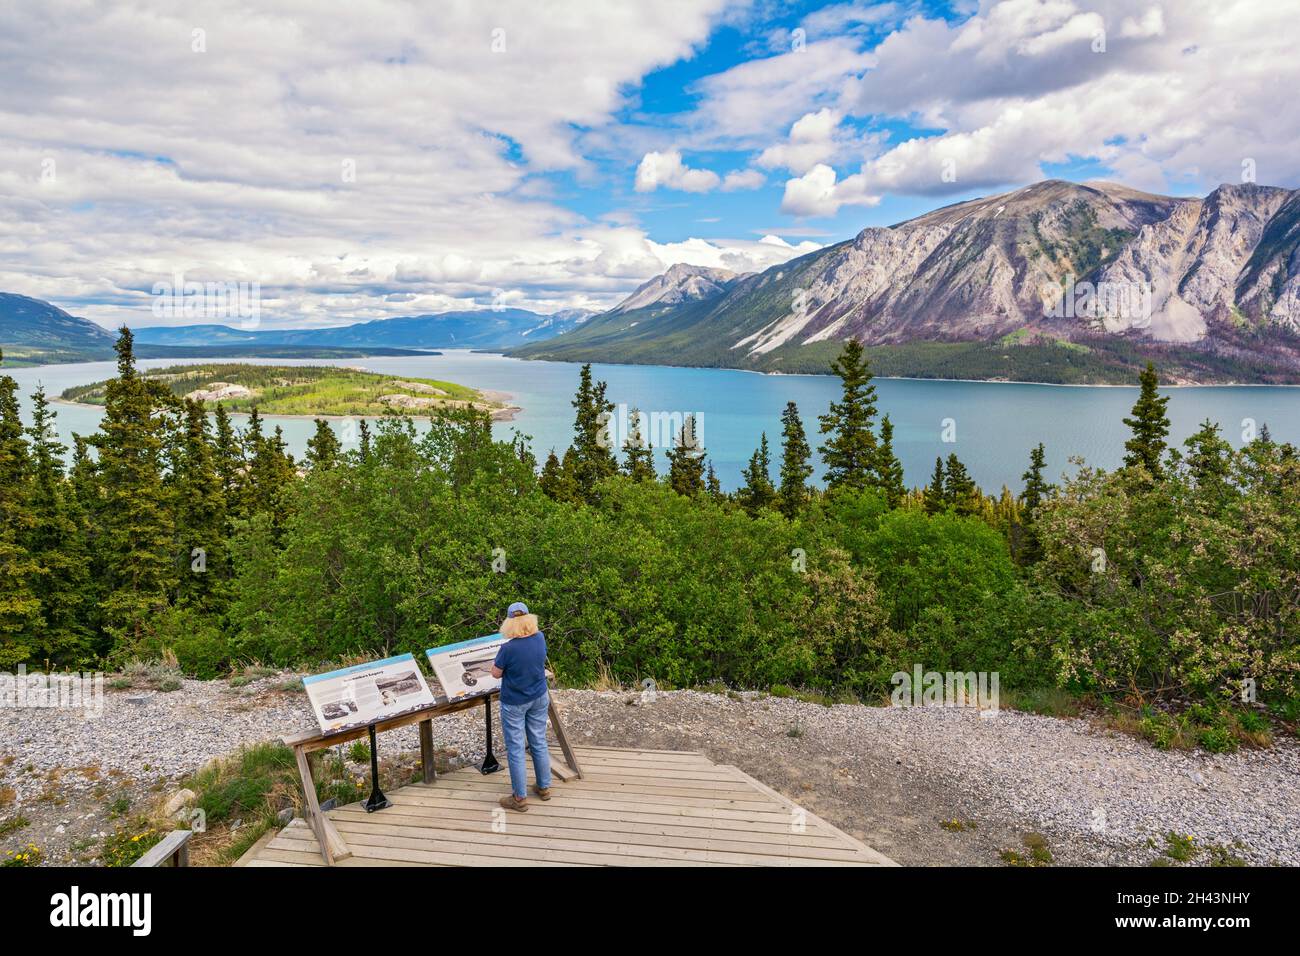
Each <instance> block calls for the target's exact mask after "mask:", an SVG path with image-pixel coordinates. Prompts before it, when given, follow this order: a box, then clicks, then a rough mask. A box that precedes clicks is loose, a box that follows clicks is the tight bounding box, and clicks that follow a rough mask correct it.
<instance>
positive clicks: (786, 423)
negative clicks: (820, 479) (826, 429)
mask: <svg viewBox="0 0 1300 956" xmlns="http://www.w3.org/2000/svg"><path fill="white" fill-rule="evenodd" d="M811 457H812V449H811V448H809V447H808V438H807V436H806V435H805V434H804V430H803V422H802V421H801V420H800V418H799V408H798V406H797V405H795V403H794V402H787V403H786V406H785V411H783V412H782V413H781V488H780V501H779V502H778V504H779V507H780V509H781V513H782V514H783V515H785V516H786V517H787V518H791V519H793V518H794V517H795V516H797V515H798V514H799V512H801V511H802V510H803V508H804V505H806V504H807V503H808V485H807V481H808V479H809V478H810V477H811V476H812V473H813V467H812V464H811V463H810V462H809V459H810V458H811Z"/></svg>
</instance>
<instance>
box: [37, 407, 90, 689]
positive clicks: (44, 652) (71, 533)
mask: <svg viewBox="0 0 1300 956" xmlns="http://www.w3.org/2000/svg"><path fill="white" fill-rule="evenodd" d="M54 420H55V415H54V412H53V411H51V410H50V405H49V401H48V400H47V399H46V397H45V390H44V389H43V388H37V390H36V392H35V393H34V394H33V396H32V426H31V428H29V429H28V430H27V434H28V436H29V438H30V440H31V449H32V480H31V502H30V508H31V516H32V525H31V529H30V532H29V536H28V539H27V551H28V553H29V554H30V555H31V558H32V560H33V561H34V562H35V564H36V567H37V570H38V573H37V576H36V578H35V583H34V589H35V593H36V597H37V599H38V600H39V601H40V604H41V612H42V613H41V620H40V623H39V624H38V625H37V627H36V629H35V631H34V641H33V644H34V646H35V650H36V653H37V655H38V656H39V657H41V658H48V659H50V660H52V661H55V662H57V663H59V664H63V665H70V666H80V665H81V664H83V663H86V662H88V661H89V660H90V659H91V658H92V656H93V652H94V648H93V642H92V638H93V632H92V630H91V628H90V626H89V621H90V619H91V617H92V615H90V614H89V613H88V608H87V604H88V597H89V585H90V580H89V571H88V560H87V554H86V549H85V536H84V530H85V529H84V526H83V522H82V519H81V509H80V506H79V504H78V502H77V499H76V497H75V494H74V491H73V488H72V486H71V485H70V484H69V483H68V482H67V481H65V480H64V475H63V455H64V453H65V452H66V451H67V446H65V445H64V444H63V443H62V442H60V441H59V438H58V432H57V431H56V430H55V427H54Z"/></svg>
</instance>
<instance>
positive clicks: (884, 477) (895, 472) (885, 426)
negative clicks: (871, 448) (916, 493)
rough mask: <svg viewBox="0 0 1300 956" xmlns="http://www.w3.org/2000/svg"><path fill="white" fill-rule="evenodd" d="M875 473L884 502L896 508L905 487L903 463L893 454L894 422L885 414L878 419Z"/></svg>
mask: <svg viewBox="0 0 1300 956" xmlns="http://www.w3.org/2000/svg"><path fill="white" fill-rule="evenodd" d="M876 475H877V477H878V479H879V482H880V490H881V491H882V492H884V495H885V502H886V503H887V504H888V505H889V507H891V508H897V507H898V506H899V505H900V504H901V503H902V501H903V495H904V494H905V493H906V488H904V486H903V463H902V462H901V461H899V460H898V456H897V455H895V454H894V423H893V422H891V421H890V420H889V416H888V415H886V416H885V417H884V418H882V419H881V420H880V446H879V448H877V450H876Z"/></svg>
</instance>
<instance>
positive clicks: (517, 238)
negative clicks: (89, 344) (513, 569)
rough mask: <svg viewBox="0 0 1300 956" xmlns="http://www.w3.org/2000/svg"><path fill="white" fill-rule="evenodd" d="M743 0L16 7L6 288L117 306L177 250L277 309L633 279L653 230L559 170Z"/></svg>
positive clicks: (335, 313) (385, 311)
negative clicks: (612, 218)
mask: <svg viewBox="0 0 1300 956" xmlns="http://www.w3.org/2000/svg"><path fill="white" fill-rule="evenodd" d="M726 6H727V0H660V2H656V3H655V4H596V5H593V4H590V3H589V2H586V0H572V2H570V3H567V4H564V3H562V2H560V0H556V2H552V3H547V4H545V5H541V4H537V3H535V2H532V0H514V2H510V0H505V2H497V3H493V4H491V5H487V4H478V3H472V2H448V3H442V4H438V5H436V6H435V5H430V4H427V3H423V2H417V0H382V2H380V0H374V2H366V0H354V2H353V3H350V4H347V5H345V6H342V7H339V8H338V9H335V10H332V11H331V12H330V13H329V14H328V15H322V14H320V13H319V11H315V10H311V9H308V8H307V7H304V6H302V5H301V4H299V3H297V2H294V0H279V2H276V3H263V4H257V5H252V6H249V5H241V4H229V5H218V4H198V5H193V6H189V7H186V8H181V7H177V6H175V5H174V4H170V3H166V2H164V0H141V2H137V3H134V4H132V5H131V6H129V7H127V6H112V5H90V6H87V5H86V4H84V3H81V2H78V0H47V2H44V3H42V4H40V5H38V6H31V5H13V4H9V5H3V6H0V289H3V290H5V291H14V292H21V293H24V294H28V295H34V296H37V297H40V298H46V299H50V300H52V301H54V302H56V303H58V304H60V305H62V306H64V307H66V308H68V309H69V310H70V311H73V312H74V313H76V314H80V315H86V316H87V317H90V318H93V319H96V320H98V321H101V322H103V323H105V324H112V323H117V322H121V321H123V320H126V319H130V320H131V321H137V320H143V321H148V319H149V290H150V289H151V288H152V286H153V284H154V283H155V282H157V281H159V280H170V279H171V277H172V276H173V275H174V274H176V273H178V272H180V273H183V274H185V275H186V276H187V277H189V278H191V279H199V280H205V281H216V280H222V281H240V280H243V281H257V282H259V283H260V284H261V289H262V315H263V319H264V321H267V322H268V323H274V324H287V323H299V324H305V325H321V324H332V323H338V322H340V321H351V320H353V319H369V318H379V317H384V316H389V315H399V314H412V313H415V312H427V311H438V310H442V309H448V308H465V307H470V306H472V305H474V304H479V305H482V304H484V303H487V302H490V301H491V300H492V298H493V296H494V295H496V294H497V290H505V293H506V294H507V295H508V296H511V297H512V301H518V302H519V303H520V304H522V305H525V306H526V307H529V308H535V309H539V310H541V311H550V310H553V309H556V308H560V307H565V306H569V305H592V304H598V303H602V302H612V301H616V300H617V299H618V298H621V297H622V296H623V295H625V294H626V292H627V291H628V289H629V286H630V284H634V283H635V282H636V281H637V280H638V279H640V278H642V277H644V275H645V274H646V270H647V269H655V268H657V267H658V266H659V260H658V259H656V258H655V257H654V256H653V254H650V255H648V256H645V257H642V258H641V259H639V260H638V261H637V262H632V261H625V260H624V259H623V258H622V253H621V250H623V249H624V248H625V247H626V246H627V245H629V244H639V245H640V246H641V247H643V248H644V247H645V244H646V242H647V239H646V237H645V236H644V234H643V233H642V232H641V231H640V230H639V229H636V228H634V227H631V226H620V225H617V224H614V223H608V222H594V223H593V222H591V221H588V220H586V219H584V218H583V217H582V216H580V215H578V214H575V213H574V212H572V211H570V210H569V209H566V208H565V207H563V206H561V205H558V204H557V203H556V202H555V201H554V199H553V198H552V194H553V193H554V192H555V191H556V190H555V189H554V188H553V183H552V182H551V181H550V180H548V179H546V178H543V177H542V176H539V174H545V173H549V172H552V171H558V170H570V171H572V172H573V173H574V175H575V176H577V177H579V178H583V177H590V176H591V175H592V167H591V165H590V164H589V162H588V160H587V159H586V157H585V155H584V150H583V146H582V138H583V136H585V135H589V134H591V133H592V132H597V133H599V132H604V131H607V130H610V129H612V128H614V127H617V125H618V124H617V122H616V119H615V115H616V113H617V112H618V111H620V110H622V109H624V108H625V107H626V106H627V105H628V100H627V97H628V96H629V95H634V93H635V90H636V87H637V84H639V83H640V81H641V79H642V78H643V77H644V76H645V75H646V74H647V73H649V72H651V71H653V70H654V69H657V68H659V67H663V66H667V65H669V64H671V63H674V62H676V61H678V60H680V59H682V58H684V57H689V56H691V55H692V54H693V52H694V51H695V50H697V49H699V48H700V47H701V46H702V44H703V43H704V42H705V41H706V40H707V38H708V36H709V34H710V33H711V31H712V30H713V29H714V27H715V26H716V25H717V23H718V22H719V19H720V18H721V17H725V16H727V11H726ZM196 29H202V30H203V31H205V32H204V33H203V34H201V35H199V36H196V34H195V33H194V31H195V30H196ZM496 31H501V32H499V33H498V32H496ZM199 39H201V41H202V42H201V43H199V42H198V40H199ZM498 39H499V40H500V42H499V43H497V44H496V47H497V49H499V50H500V52H493V50H494V41H496V40H498ZM196 46H197V47H200V48H201V49H202V52H197V51H196ZM710 175H716V174H710ZM741 181H742V182H743V181H744V180H741ZM718 248H719V249H722V247H721V246H719V247H718ZM718 254H719V255H722V254H724V252H719V253H718Z"/></svg>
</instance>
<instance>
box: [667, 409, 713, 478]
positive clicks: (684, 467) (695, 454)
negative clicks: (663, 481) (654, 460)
mask: <svg viewBox="0 0 1300 956" xmlns="http://www.w3.org/2000/svg"><path fill="white" fill-rule="evenodd" d="M668 484H669V486H670V487H671V488H672V489H673V491H675V492H677V493H678V494H679V495H692V496H693V495H698V494H699V493H700V492H701V491H703V490H704V451H703V449H701V448H700V447H699V441H698V440H697V439H696V437H695V416H694V415H687V416H686V420H685V421H684V422H682V430H681V432H680V434H679V435H678V436H677V442H676V444H674V445H673V448H672V450H671V451H669V452H668Z"/></svg>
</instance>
